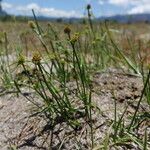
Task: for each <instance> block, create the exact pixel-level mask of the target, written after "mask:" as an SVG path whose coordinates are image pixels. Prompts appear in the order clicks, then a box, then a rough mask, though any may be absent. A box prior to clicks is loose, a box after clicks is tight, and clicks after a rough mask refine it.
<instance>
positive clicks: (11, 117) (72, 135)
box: [0, 70, 150, 150]
mask: <svg viewBox="0 0 150 150" xmlns="http://www.w3.org/2000/svg"><path fill="white" fill-rule="evenodd" d="M92 87H93V89H92V90H93V94H92V100H93V103H94V104H95V105H96V106H98V107H99V109H100V111H95V112H94V114H93V122H94V126H93V128H94V142H95V144H96V145H100V143H101V142H102V140H103V138H104V137H105V136H106V133H108V130H109V127H110V126H111V124H112V122H113V120H114V99H116V102H117V114H118V115H119V116H120V115H121V114H122V113H123V111H124V110H125V107H126V106H127V105H128V109H127V112H126V114H125V118H124V119H125V123H126V124H127V123H128V121H129V119H128V117H129V116H131V115H132V114H133V113H134V112H135V108H136V106H137V102H138V100H139V97H140V94H141V90H142V82H141V79H140V78H139V77H136V76H132V75H127V74H123V73H121V72H118V71H116V70H107V71H106V72H103V73H99V72H97V73H96V74H95V75H94V76H93V82H92ZM1 88H2V87H1ZM2 91H3V90H2V89H1V92H2ZM25 94H30V93H25ZM36 110H37V109H36V107H35V106H34V105H33V104H32V103H31V102H28V101H27V100H26V99H25V98H24V97H23V96H19V97H17V95H16V94H7V93H6V94H4V95H3V96H1V97H0V149H1V150H7V149H8V148H9V147H10V146H12V147H14V148H15V147H17V148H18V149H19V150H40V149H41V150H42V149H45V150H48V149H50V148H49V147H51V148H52V149H54V150H55V149H56V150H57V149H62V150H65V149H66V150H73V149H78V148H79V146H80V149H82V150H86V149H89V147H90V128H89V126H88V125H87V123H86V121H85V120H84V119H80V121H81V122H82V126H81V128H80V129H78V130H76V131H74V130H73V129H72V128H70V127H68V125H67V124H66V123H65V122H60V123H58V124H56V126H55V127H54V128H53V127H51V126H50V124H49V122H48V120H47V119H46V118H44V117H43V115H42V114H38V115H34V113H35V112H36ZM139 112H140V114H144V113H147V114H149V112H150V107H149V106H148V105H147V103H146V102H144V101H143V102H142V103H141V106H140V109H139ZM146 127H147V131H148V140H149V141H150V118H147V119H145V120H144V121H143V122H142V123H141V124H139V128H138V130H137V131H136V135H137V136H139V138H140V137H142V136H143V135H144V131H145V128H146ZM86 135H88V138H86ZM52 136H53V138H52ZM76 143H78V145H77V144H76ZM50 145H51V146H50ZM118 148H119V150H127V149H132V150H140V147H138V145H136V144H134V143H130V144H129V145H128V147H126V146H122V147H118ZM111 149H112V150H115V149H114V148H111Z"/></svg>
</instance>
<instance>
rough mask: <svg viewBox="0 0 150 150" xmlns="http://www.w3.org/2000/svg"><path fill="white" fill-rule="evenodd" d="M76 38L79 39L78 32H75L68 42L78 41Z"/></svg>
mask: <svg viewBox="0 0 150 150" xmlns="http://www.w3.org/2000/svg"><path fill="white" fill-rule="evenodd" d="M78 39H79V35H78V34H75V35H74V36H73V37H72V38H71V40H70V42H71V43H72V44H75V43H76V42H77V41H78Z"/></svg>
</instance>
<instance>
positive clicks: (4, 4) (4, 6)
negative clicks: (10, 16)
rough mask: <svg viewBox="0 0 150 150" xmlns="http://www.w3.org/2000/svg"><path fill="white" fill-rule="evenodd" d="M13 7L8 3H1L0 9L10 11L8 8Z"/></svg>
mask: <svg viewBox="0 0 150 150" xmlns="http://www.w3.org/2000/svg"><path fill="white" fill-rule="evenodd" d="M12 7H13V6H12V5H11V4H9V3H5V2H3V3H2V8H3V9H10V8H12Z"/></svg>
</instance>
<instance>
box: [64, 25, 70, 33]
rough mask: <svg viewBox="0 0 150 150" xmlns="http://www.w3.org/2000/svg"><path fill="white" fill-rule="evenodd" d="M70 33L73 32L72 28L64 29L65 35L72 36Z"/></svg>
mask: <svg viewBox="0 0 150 150" xmlns="http://www.w3.org/2000/svg"><path fill="white" fill-rule="evenodd" d="M70 32H71V29H70V27H69V26H66V27H65V28H64V33H66V34H70Z"/></svg>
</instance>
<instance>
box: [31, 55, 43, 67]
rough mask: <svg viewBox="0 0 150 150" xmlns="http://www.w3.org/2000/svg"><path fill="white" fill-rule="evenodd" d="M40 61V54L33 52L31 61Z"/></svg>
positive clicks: (35, 62)
mask: <svg viewBox="0 0 150 150" xmlns="http://www.w3.org/2000/svg"><path fill="white" fill-rule="evenodd" d="M40 61H41V55H40V54H39V53H34V54H33V57H32V62H33V63H34V64H36V65H37V64H39V63H40Z"/></svg>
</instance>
